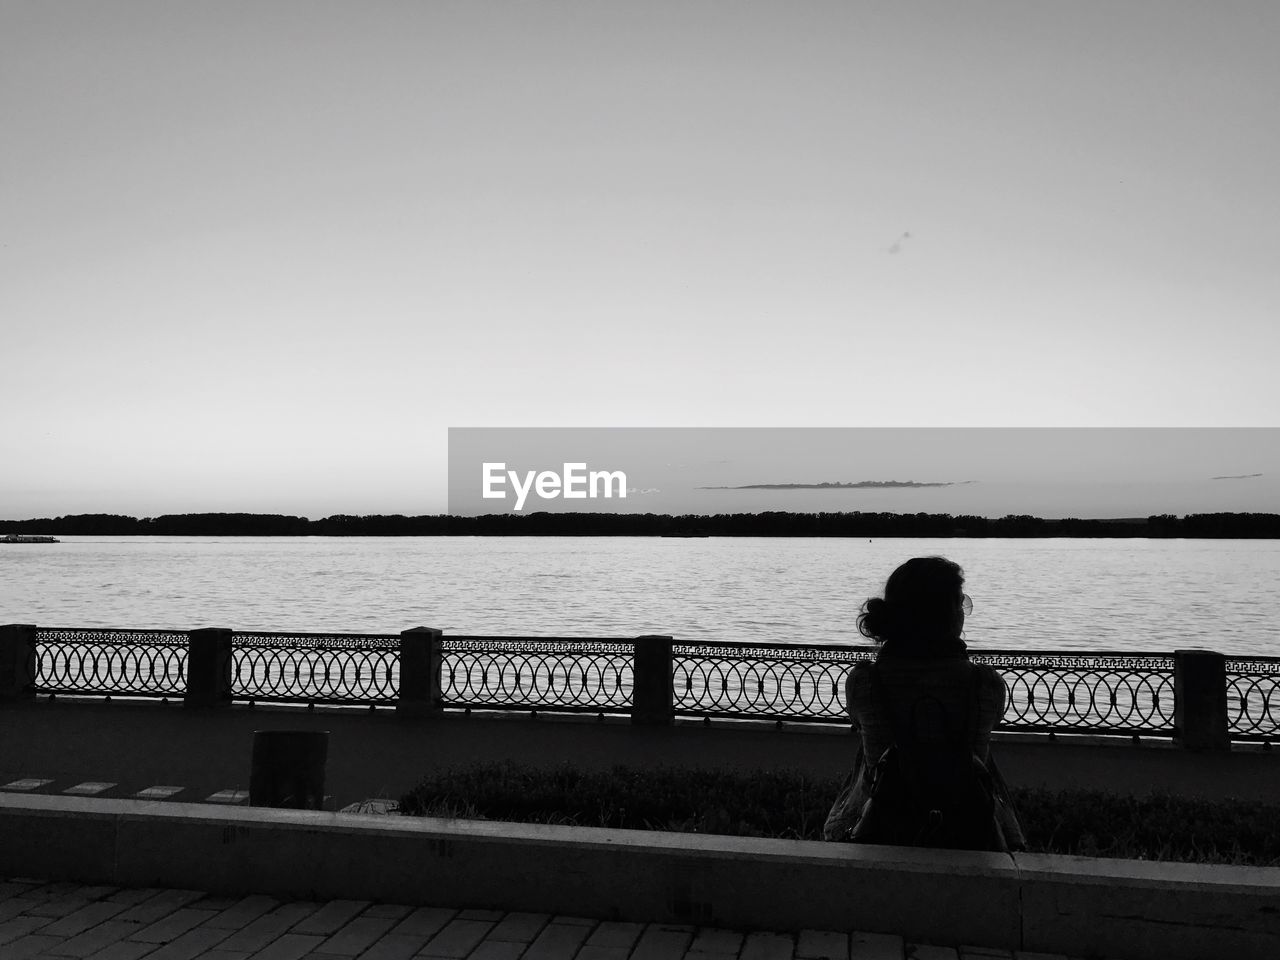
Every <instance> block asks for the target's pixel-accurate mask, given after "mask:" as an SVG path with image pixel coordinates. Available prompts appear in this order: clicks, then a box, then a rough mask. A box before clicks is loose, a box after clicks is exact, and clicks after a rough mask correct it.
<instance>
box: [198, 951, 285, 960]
mask: <svg viewBox="0 0 1280 960" xmlns="http://www.w3.org/2000/svg"><path fill="white" fill-rule="evenodd" d="M307 956H310V954H307ZM200 960H249V951H248V950H210V951H209V952H208V953H206V954H205V955H204V956H202V957H201V958H200Z"/></svg>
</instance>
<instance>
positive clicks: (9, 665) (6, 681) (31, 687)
mask: <svg viewBox="0 0 1280 960" xmlns="http://www.w3.org/2000/svg"><path fill="white" fill-rule="evenodd" d="M35 681H36V627H35V624H33V623H8V624H5V625H4V626H2V627H0V702H12V701H14V700H31V699H34V698H35V695H36V691H35Z"/></svg>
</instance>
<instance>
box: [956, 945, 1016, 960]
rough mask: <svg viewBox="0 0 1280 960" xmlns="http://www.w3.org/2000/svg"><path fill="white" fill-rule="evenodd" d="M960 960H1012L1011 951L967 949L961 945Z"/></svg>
mask: <svg viewBox="0 0 1280 960" xmlns="http://www.w3.org/2000/svg"><path fill="white" fill-rule="evenodd" d="M960 960H1013V951H1012V950H1001V949H1000V948H999V947H967V946H963V945H961V947H960Z"/></svg>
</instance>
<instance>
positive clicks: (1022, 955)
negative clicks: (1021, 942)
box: [1013, 950, 1067, 960]
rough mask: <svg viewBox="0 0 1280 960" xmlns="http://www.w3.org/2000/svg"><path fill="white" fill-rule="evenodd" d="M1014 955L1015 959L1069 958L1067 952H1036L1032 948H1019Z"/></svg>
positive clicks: (1057, 959)
mask: <svg viewBox="0 0 1280 960" xmlns="http://www.w3.org/2000/svg"><path fill="white" fill-rule="evenodd" d="M1013 956H1014V960H1067V955H1066V954H1065V953H1035V952H1034V951H1031V950H1019V951H1017V952H1016V953H1014V955H1013Z"/></svg>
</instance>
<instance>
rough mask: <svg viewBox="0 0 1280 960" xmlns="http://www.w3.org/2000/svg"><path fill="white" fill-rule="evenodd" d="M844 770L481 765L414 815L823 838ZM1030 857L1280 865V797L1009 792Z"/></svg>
mask: <svg viewBox="0 0 1280 960" xmlns="http://www.w3.org/2000/svg"><path fill="white" fill-rule="evenodd" d="M839 789H840V778H823V777H811V776H807V775H805V774H801V773H797V772H794V771H788V770H762V771H755V772H741V771H728V770H704V769H684V768H677V767H659V768H656V769H655V768H643V769H641V768H633V767H623V766H617V767H614V768H612V769H611V770H603V771H594V770H583V769H579V768H576V767H569V766H562V767H556V768H551V769H543V768H536V767H532V766H522V765H519V764H514V763H483V764H474V765H470V766H466V767H459V768H454V769H450V770H446V771H443V772H441V773H439V774H435V775H432V776H429V777H427V778H425V779H424V780H423V781H422V782H421V783H419V784H418V785H417V786H415V787H414V788H413V789H412V790H410V791H409V792H408V793H407V794H405V796H404V797H402V798H401V800H400V812H401V813H404V814H407V815H411V816H434V817H458V818H464V819H482V820H506V821H516V822H520V823H558V824H566V825H575V826H592V827H615V828H625V829H637V830H670V831H677V832H684V833H713V834H726V835H729V836H740V837H777V838H782V839H792V840H819V839H821V838H822V824H823V821H824V820H825V819H826V815H827V809H828V808H829V807H830V805H831V801H832V799H833V798H834V797H835V796H836V794H837V792H839ZM1012 793H1013V797H1014V801H1015V803H1016V805H1017V808H1018V814H1019V817H1020V819H1021V822H1022V826H1023V830H1024V832H1025V833H1026V836H1027V849H1028V850H1029V851H1031V852H1034V853H1057V854H1074V855H1077V856H1087V857H1117V858H1125V859H1134V860H1160V861H1183V862H1188V863H1230V864H1248V865H1254V866H1280V804H1267V803H1260V802H1253V801H1244V800H1222V801H1208V800H1195V799H1188V798H1185V797H1173V796H1169V795H1166V794H1153V795H1151V796H1148V797H1128V796H1120V795H1114V794H1108V793H1103V792H1101V791H1096V790H1060V791H1050V790H1032V789H1018V788H1013V790H1012Z"/></svg>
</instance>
